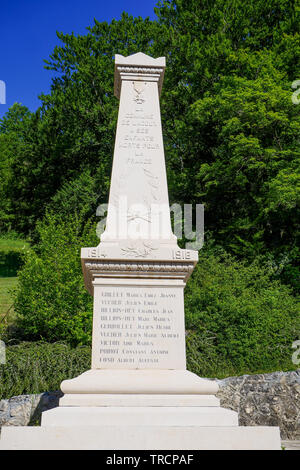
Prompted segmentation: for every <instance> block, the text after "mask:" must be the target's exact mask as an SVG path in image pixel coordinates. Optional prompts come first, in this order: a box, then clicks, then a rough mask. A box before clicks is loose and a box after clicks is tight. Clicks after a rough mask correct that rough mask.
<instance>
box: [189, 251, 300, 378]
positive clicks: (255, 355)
mask: <svg viewBox="0 0 300 470" xmlns="http://www.w3.org/2000/svg"><path fill="white" fill-rule="evenodd" d="M270 277H271V273H270V272H269V270H268V268H267V267H264V266H260V263H259V261H255V262H253V263H252V264H250V265H246V264H245V263H243V262H239V261H237V260H235V259H234V258H233V257H232V256H230V255H228V254H226V253H224V252H222V251H219V252H218V253H212V252H206V253H205V251H203V252H200V257H199V262H198V264H197V267H196V269H195V270H194V273H193V275H192V277H191V279H190V280H189V282H188V284H187V287H186V290H185V312H186V328H187V331H188V334H187V356H188V367H189V368H190V370H192V371H193V372H195V373H197V374H199V375H206V376H210V377H213V376H226V375H235V374H237V375H238V374H243V373H257V372H271V371H274V370H278V369H287V370H288V369H293V368H295V366H294V365H293V363H292V362H291V356H292V353H293V350H292V342H293V341H295V340H296V339H299V332H300V321H299V320H300V315H299V313H300V312H299V304H298V303H297V300H296V299H295V297H293V296H292V295H291V290H290V288H288V287H287V286H285V285H281V284H280V282H279V281H274V280H271V279H270Z"/></svg>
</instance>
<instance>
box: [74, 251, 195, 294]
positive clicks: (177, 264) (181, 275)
mask: <svg viewBox="0 0 300 470" xmlns="http://www.w3.org/2000/svg"><path fill="white" fill-rule="evenodd" d="M195 264H196V262H195V261H182V260H181V261H146V260H138V261H137V260H124V261H122V260H120V261H118V260H103V259H95V260H91V259H82V268H83V273H84V281H85V286H86V288H87V290H88V291H89V293H90V294H92V295H93V285H92V282H93V281H94V280H95V279H96V278H106V279H109V278H110V279H125V278H128V279H167V280H171V279H174V280H175V279H177V280H181V281H183V282H185V283H186V281H187V279H188V278H189V276H190V275H191V273H192V272H193V269H194V267H195Z"/></svg>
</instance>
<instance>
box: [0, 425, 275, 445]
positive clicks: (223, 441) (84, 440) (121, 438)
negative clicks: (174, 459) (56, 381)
mask: <svg viewBox="0 0 300 470" xmlns="http://www.w3.org/2000/svg"><path fill="white" fill-rule="evenodd" d="M0 449H1V450H131V451H132V450H151V451H153V450H280V449H281V445H280V436H279V430H278V428H276V427H264V426H251V427H250V426H245V427H239V426H126V425H121V426H101V425H96V426H93V425H92V426H91V425H89V426H80V425H78V426H41V427H36V426H32V427H21V426H20V427H17V426H16V427H13V426H10V427H3V428H2V433H1V439H0Z"/></svg>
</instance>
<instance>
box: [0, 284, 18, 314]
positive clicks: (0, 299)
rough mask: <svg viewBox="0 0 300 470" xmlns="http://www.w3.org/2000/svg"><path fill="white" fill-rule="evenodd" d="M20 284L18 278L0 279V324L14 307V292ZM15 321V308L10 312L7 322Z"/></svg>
mask: <svg viewBox="0 0 300 470" xmlns="http://www.w3.org/2000/svg"><path fill="white" fill-rule="evenodd" d="M17 282H18V278H17V277H0V323H2V321H3V317H4V316H5V315H6V314H7V311H8V309H9V308H10V307H11V306H12V303H13V301H12V294H11V292H10V291H11V290H13V289H14V288H15V287H16V285H17ZM12 319H13V308H12V309H11V310H10V311H9V313H8V315H7V318H5V321H8V322H11V321H12Z"/></svg>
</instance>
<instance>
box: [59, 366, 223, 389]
mask: <svg viewBox="0 0 300 470" xmlns="http://www.w3.org/2000/svg"><path fill="white" fill-rule="evenodd" d="M61 390H62V392H63V393H65V394H73V393H75V394H85V393H87V394H113V395H115V394H134V395H135V394H148V395H149V394H154V395H170V394H171V395H210V394H211V395H214V394H216V393H217V391H218V384H217V383H216V382H215V381H213V380H208V379H202V378H200V377H198V376H197V375H196V374H193V373H192V372H189V371H187V370H125V369H121V370H117V369H115V370H113V369H102V370H101V369H91V370H89V371H87V372H84V373H83V374H81V375H79V376H78V377H76V378H75V379H70V380H64V381H63V382H62V383H61Z"/></svg>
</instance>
